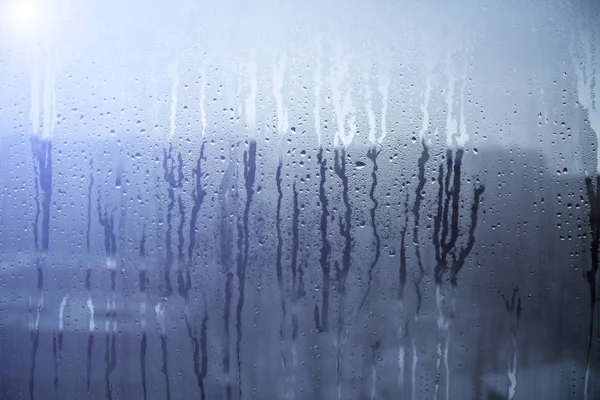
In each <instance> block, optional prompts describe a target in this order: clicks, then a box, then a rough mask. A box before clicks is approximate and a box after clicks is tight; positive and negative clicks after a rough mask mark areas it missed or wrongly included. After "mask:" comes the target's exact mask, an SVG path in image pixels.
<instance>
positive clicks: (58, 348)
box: [52, 294, 69, 399]
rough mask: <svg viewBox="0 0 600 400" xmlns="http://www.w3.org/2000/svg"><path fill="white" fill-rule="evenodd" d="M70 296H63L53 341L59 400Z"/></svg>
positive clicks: (55, 377)
mask: <svg viewBox="0 0 600 400" xmlns="http://www.w3.org/2000/svg"><path fill="white" fill-rule="evenodd" d="M68 298H69V295H68V294H67V295H65V296H63V298H62V300H61V302H60V305H59V307H58V332H57V333H56V334H55V335H54V338H53V339H52V356H53V361H54V398H55V399H58V398H59V396H58V384H59V381H60V377H59V375H60V367H61V365H62V360H63V356H62V352H63V331H64V326H65V325H64V316H65V307H66V306H67V300H68Z"/></svg>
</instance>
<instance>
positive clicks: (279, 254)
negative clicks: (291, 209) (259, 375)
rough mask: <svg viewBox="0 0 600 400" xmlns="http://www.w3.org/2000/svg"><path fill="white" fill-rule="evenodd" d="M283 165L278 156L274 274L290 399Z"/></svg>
mask: <svg viewBox="0 0 600 400" xmlns="http://www.w3.org/2000/svg"><path fill="white" fill-rule="evenodd" d="M282 166H283V160H282V159H281V156H280V157H279V164H278V165H277V171H276V173H275V185H276V187H277V209H276V212H275V229H276V231H277V250H276V256H275V274H276V276H277V288H278V290H279V305H280V308H281V321H280V324H279V354H280V358H281V365H282V366H283V373H284V376H285V386H286V388H285V398H286V399H290V398H291V394H290V375H289V374H290V372H289V368H288V365H287V359H286V356H285V350H286V349H285V338H286V336H285V323H286V319H287V308H286V304H285V290H284V287H283V265H282V259H283V235H282V232H281V201H282V199H283V191H282V189H281V169H282Z"/></svg>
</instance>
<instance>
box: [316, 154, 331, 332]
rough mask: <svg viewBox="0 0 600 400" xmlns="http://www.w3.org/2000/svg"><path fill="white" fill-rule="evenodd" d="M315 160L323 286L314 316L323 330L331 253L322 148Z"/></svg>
mask: <svg viewBox="0 0 600 400" xmlns="http://www.w3.org/2000/svg"><path fill="white" fill-rule="evenodd" d="M317 161H318V162H319V203H320V205H321V220H320V232H321V256H320V258H319V262H320V264H321V272H322V274H323V288H322V305H321V313H320V314H319V305H318V304H315V309H314V318H315V327H316V329H317V331H319V332H325V331H327V330H328V327H329V288H330V286H331V283H330V276H329V272H330V267H329V254H330V253H331V245H330V243H329V238H328V237H327V235H328V231H327V221H328V218H329V210H328V209H327V206H328V204H329V202H328V199H327V195H326V191H325V183H326V174H327V160H325V159H324V158H323V148H321V149H319V153H317Z"/></svg>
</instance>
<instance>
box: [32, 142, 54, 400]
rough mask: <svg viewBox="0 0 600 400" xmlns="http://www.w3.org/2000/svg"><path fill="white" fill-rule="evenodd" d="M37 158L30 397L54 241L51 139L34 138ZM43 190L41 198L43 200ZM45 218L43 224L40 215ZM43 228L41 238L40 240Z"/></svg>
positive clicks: (33, 395)
mask: <svg viewBox="0 0 600 400" xmlns="http://www.w3.org/2000/svg"><path fill="white" fill-rule="evenodd" d="M31 149H32V152H33V157H34V166H33V170H34V184H35V198H36V216H35V219H34V225H33V238H34V245H35V249H36V251H37V260H36V269H37V301H36V302H35V303H36V305H35V311H34V306H33V303H34V301H33V299H32V298H31V296H30V297H29V332H30V341H31V355H30V358H31V361H30V362H31V365H30V371H29V397H30V399H31V400H34V398H35V370H36V361H37V351H38V347H39V342H40V326H39V325H40V314H41V312H42V308H43V306H44V260H45V258H46V256H47V254H48V248H49V243H50V206H51V199H52V142H51V141H50V140H49V139H40V138H38V137H35V136H34V137H32V138H31ZM40 192H41V199H40ZM40 215H41V218H42V221H41V224H40V221H39V218H40ZM40 231H41V240H40Z"/></svg>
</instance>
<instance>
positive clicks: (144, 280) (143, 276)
mask: <svg viewBox="0 0 600 400" xmlns="http://www.w3.org/2000/svg"><path fill="white" fill-rule="evenodd" d="M139 255H140V271H139V276H138V285H139V290H140V325H141V334H142V338H141V340H140V373H141V377H142V395H143V400H147V398H148V388H147V386H146V350H147V348H148V333H147V331H146V311H147V303H148V294H147V293H146V288H147V287H148V275H147V266H146V260H145V258H146V227H145V226H144V229H143V231H142V240H141V242H140V254H139Z"/></svg>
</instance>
